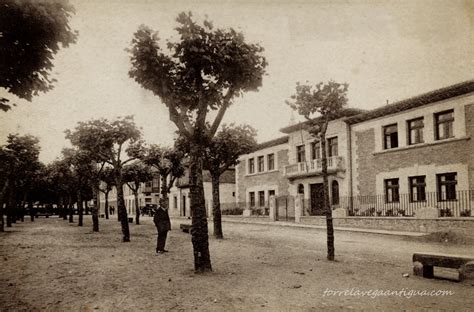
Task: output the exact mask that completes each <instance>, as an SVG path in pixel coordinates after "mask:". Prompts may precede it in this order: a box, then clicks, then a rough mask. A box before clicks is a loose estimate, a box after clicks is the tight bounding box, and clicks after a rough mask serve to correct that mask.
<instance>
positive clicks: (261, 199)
mask: <svg viewBox="0 0 474 312" xmlns="http://www.w3.org/2000/svg"><path fill="white" fill-rule="evenodd" d="M258 206H259V207H265V191H258Z"/></svg>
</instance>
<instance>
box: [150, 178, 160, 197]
mask: <svg viewBox="0 0 474 312" xmlns="http://www.w3.org/2000/svg"><path fill="white" fill-rule="evenodd" d="M151 187H152V193H159V192H160V177H153V181H152V183H151Z"/></svg>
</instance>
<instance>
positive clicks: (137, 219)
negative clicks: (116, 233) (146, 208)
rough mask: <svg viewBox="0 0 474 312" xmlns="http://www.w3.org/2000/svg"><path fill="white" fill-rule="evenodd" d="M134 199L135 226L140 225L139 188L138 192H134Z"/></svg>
mask: <svg viewBox="0 0 474 312" xmlns="http://www.w3.org/2000/svg"><path fill="white" fill-rule="evenodd" d="M133 197H134V199H135V224H136V225H139V224H140V206H138V188H137V191H133Z"/></svg>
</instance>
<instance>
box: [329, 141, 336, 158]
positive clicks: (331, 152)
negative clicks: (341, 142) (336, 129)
mask: <svg viewBox="0 0 474 312" xmlns="http://www.w3.org/2000/svg"><path fill="white" fill-rule="evenodd" d="M332 156H337V137H335V138H329V139H328V157H332Z"/></svg>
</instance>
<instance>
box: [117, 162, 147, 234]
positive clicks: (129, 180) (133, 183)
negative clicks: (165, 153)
mask: <svg viewBox="0 0 474 312" xmlns="http://www.w3.org/2000/svg"><path fill="white" fill-rule="evenodd" d="M152 179H153V175H152V174H151V170H150V168H149V167H147V166H144V165H143V164H141V163H134V164H132V165H129V166H126V167H124V168H123V181H124V182H125V183H126V184H127V185H128V187H129V188H130V189H131V190H132V192H133V197H134V199H135V224H137V225H138V224H140V205H139V202H138V191H139V190H140V184H141V183H145V182H148V181H150V180H152Z"/></svg>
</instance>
